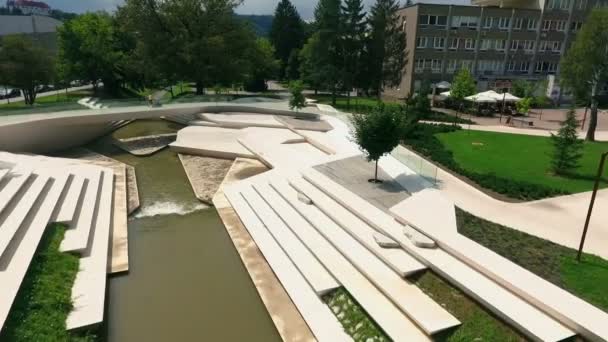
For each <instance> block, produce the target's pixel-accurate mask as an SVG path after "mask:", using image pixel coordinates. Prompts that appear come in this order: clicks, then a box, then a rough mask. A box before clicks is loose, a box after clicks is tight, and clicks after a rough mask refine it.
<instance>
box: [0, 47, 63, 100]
mask: <svg viewBox="0 0 608 342" xmlns="http://www.w3.org/2000/svg"><path fill="white" fill-rule="evenodd" d="M53 65H54V60H53V58H52V56H51V54H50V53H49V52H48V51H47V50H45V49H43V48H41V47H39V46H38V45H36V44H34V42H33V41H32V40H31V39H30V38H28V37H26V36H24V35H9V36H4V37H3V38H2V48H1V49H0V75H2V79H3V80H2V81H3V82H5V83H6V85H9V86H11V87H14V88H19V89H21V91H22V92H23V97H24V99H25V103H26V104H28V105H33V104H34V102H35V101H36V95H37V90H36V89H37V87H38V86H40V85H45V84H49V83H51V81H52V80H53V72H54V68H53Z"/></svg>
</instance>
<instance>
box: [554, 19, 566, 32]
mask: <svg viewBox="0 0 608 342" xmlns="http://www.w3.org/2000/svg"><path fill="white" fill-rule="evenodd" d="M567 24H568V22H566V21H565V20H557V21H556V22H555V28H556V29H557V30H558V31H561V32H564V31H566V25H567Z"/></svg>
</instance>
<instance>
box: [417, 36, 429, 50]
mask: <svg viewBox="0 0 608 342" xmlns="http://www.w3.org/2000/svg"><path fill="white" fill-rule="evenodd" d="M427 43H428V38H427V37H418V38H417V39H416V48H418V49H424V48H426V46H427Z"/></svg>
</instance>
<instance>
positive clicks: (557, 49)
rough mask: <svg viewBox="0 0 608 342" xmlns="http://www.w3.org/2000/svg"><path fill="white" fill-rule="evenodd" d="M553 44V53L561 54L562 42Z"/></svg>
mask: <svg viewBox="0 0 608 342" xmlns="http://www.w3.org/2000/svg"><path fill="white" fill-rule="evenodd" d="M551 43H552V45H551V51H553V52H558V53H559V52H561V50H562V42H560V41H554V42H551Z"/></svg>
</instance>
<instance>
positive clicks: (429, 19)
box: [419, 14, 448, 27]
mask: <svg viewBox="0 0 608 342" xmlns="http://www.w3.org/2000/svg"><path fill="white" fill-rule="evenodd" d="M447 22H448V17H447V16H445V15H426V14H425V15H421V16H420V22H419V23H420V26H426V25H433V26H443V27H445V25H446V24H447Z"/></svg>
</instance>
